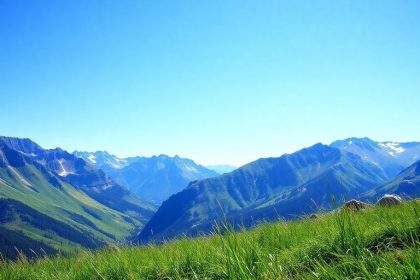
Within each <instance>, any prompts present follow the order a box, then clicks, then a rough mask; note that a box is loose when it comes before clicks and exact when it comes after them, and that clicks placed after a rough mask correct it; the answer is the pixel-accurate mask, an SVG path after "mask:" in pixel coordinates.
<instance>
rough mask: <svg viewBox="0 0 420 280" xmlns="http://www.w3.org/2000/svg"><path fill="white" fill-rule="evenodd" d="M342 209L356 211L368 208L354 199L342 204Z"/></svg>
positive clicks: (365, 204)
mask: <svg viewBox="0 0 420 280" xmlns="http://www.w3.org/2000/svg"><path fill="white" fill-rule="evenodd" d="M344 207H347V208H348V209H350V210H354V211H357V210H362V209H366V208H367V207H368V204H367V203H364V202H362V201H359V200H356V199H352V200H349V201H347V202H346V203H344Z"/></svg>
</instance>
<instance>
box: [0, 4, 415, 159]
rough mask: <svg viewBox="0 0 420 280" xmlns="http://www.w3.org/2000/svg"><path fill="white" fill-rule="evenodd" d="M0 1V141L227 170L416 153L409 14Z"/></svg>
mask: <svg viewBox="0 0 420 280" xmlns="http://www.w3.org/2000/svg"><path fill="white" fill-rule="evenodd" d="M46 2H48V3H44V4H45V5H38V4H37V3H35V2H33V3H31V2H29V1H28V2H27V3H23V2H19V1H3V2H2V3H1V4H0V109H1V112H2V124H1V126H0V134H1V135H5V136H13V137H24V138H30V139H32V140H34V141H35V142H37V143H38V144H40V145H41V146H43V147H45V148H55V147H60V148H63V149H65V150H68V151H70V152H72V151H73V150H76V149H77V150H82V151H92V152H93V151H97V150H106V151H108V152H109V153H111V154H115V155H117V156H119V157H128V156H152V155H159V154H167V155H170V156H174V155H179V156H182V157H186V158H191V159H193V160H194V161H196V162H197V163H200V164H203V165H209V164H232V165H235V166H240V165H242V164H245V163H248V162H251V161H253V160H256V159H258V158H261V157H274V156H280V155H282V154H284V153H291V152H294V151H296V150H299V149H301V148H304V147H308V146H311V145H313V144H315V143H318V142H321V143H324V144H330V143H331V142H332V141H334V140H338V139H345V138H348V137H369V138H371V139H373V140H376V141H400V142H408V141H416V140H417V141H419V140H420V132H419V131H418V130H417V129H416V127H417V126H418V120H419V119H420V110H419V105H420V83H419V77H420V67H419V65H420V48H419V46H420V17H418V15H419V14H420V2H418V1H404V2H400V1H361V0H360V1H345V2H341V1H340V2H337V1H332V0H331V1H264V2H261V1H255V2H253V1H199V2H193V1H176V2H173V1H153V2H150V1H125V2H112V1H111V2H103V1H89V2H86V1H71V2H62V1H59V2H58V1H46Z"/></svg>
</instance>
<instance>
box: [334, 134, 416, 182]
mask: <svg viewBox="0 0 420 280" xmlns="http://www.w3.org/2000/svg"><path fill="white" fill-rule="evenodd" d="M330 146H331V147H334V148H338V149H340V150H343V151H346V152H350V153H353V154H356V155H358V156H360V157H361V158H362V159H364V160H367V161H369V162H371V163H373V164H375V165H378V166H380V167H381V168H382V169H383V170H384V171H385V173H386V174H387V175H388V176H389V177H390V178H391V177H393V176H396V175H397V174H398V173H399V172H401V171H402V170H403V169H405V168H406V167H408V166H410V165H411V164H413V163H414V162H416V161H418V160H419V159H420V143H419V142H407V143H400V142H391V141H386V142H376V141H373V140H371V139H369V138H348V139H345V140H338V141H335V142H333V143H332V144H331V145H330Z"/></svg>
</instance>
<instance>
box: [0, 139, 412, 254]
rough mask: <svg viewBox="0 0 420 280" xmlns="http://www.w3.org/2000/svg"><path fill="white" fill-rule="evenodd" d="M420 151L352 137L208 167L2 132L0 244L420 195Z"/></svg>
mask: <svg viewBox="0 0 420 280" xmlns="http://www.w3.org/2000/svg"><path fill="white" fill-rule="evenodd" d="M419 159H420V143H418V142H409V143H398V142H375V141H373V140H371V139H369V138H349V139H346V140H339V141H335V142H333V143H331V144H330V145H324V144H320V143H319V144H315V145H313V146H311V147H308V148H304V149H301V150H299V151H297V152H295V153H292V154H284V155H281V156H279V157H272V158H261V159H258V160H256V161H254V162H251V163H248V164H246V165H244V166H242V167H239V168H234V167H231V166H209V167H204V166H202V165H199V164H196V163H195V162H194V161H192V160H190V159H186V158H181V157H179V156H175V157H169V156H166V155H160V156H153V157H129V158H118V157H116V156H114V155H111V154H109V153H108V152H106V151H99V152H94V153H91V152H80V151H75V152H73V153H68V152H66V151H64V150H62V149H60V148H55V149H44V148H42V147H41V146H39V145H38V144H37V143H35V142H33V141H32V140H30V139H21V138H13V137H0V251H1V253H2V254H3V255H4V256H6V257H7V258H13V257H16V248H18V249H21V250H22V251H23V253H25V254H27V255H29V256H31V255H36V254H38V255H39V254H41V255H42V254H45V253H47V254H53V253H55V252H57V251H58V250H59V251H60V252H62V253H64V254H67V253H68V254H70V253H72V252H74V251H75V250H78V248H92V249H95V248H99V247H103V246H107V245H108V244H113V243H119V242H125V241H128V240H131V241H134V242H140V243H144V242H149V241H161V240H166V239H170V238H176V237H177V236H181V235H184V234H186V235H189V236H194V235H197V234H199V233H208V232H210V231H211V230H212V229H213V228H214V224H215V222H226V221H228V222H231V223H232V224H233V225H235V226H246V227H250V226H253V225H255V224H257V223H259V222H260V221H270V220H277V219H298V218H301V217H302V216H306V215H309V214H311V213H314V212H318V211H329V210H330V209H333V208H335V207H337V206H339V205H340V204H341V203H343V202H344V201H345V200H347V199H352V198H359V199H362V200H367V201H372V202H373V201H375V200H376V199H377V198H378V197H380V196H381V195H383V194H385V193H395V194H399V195H401V196H403V197H406V198H413V197H419V196H420V191H419V190H420V161H419ZM215 170H217V171H218V172H219V173H218V172H216V171H215ZM158 205H160V207H158ZM34 253H35V254H34Z"/></svg>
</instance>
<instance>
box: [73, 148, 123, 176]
mask: <svg viewBox="0 0 420 280" xmlns="http://www.w3.org/2000/svg"><path fill="white" fill-rule="evenodd" d="M73 155H75V156H76V157H79V158H82V159H84V160H85V161H86V162H88V163H90V164H92V165H94V166H95V167H96V168H99V169H102V170H103V171H104V172H106V173H107V172H110V171H114V170H115V169H121V168H123V167H126V166H127V165H128V163H129V161H128V160H127V159H121V158H119V157H117V156H114V155H111V154H109V153H108V152H106V151H97V152H93V153H91V152H81V151H74V152H73Z"/></svg>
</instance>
